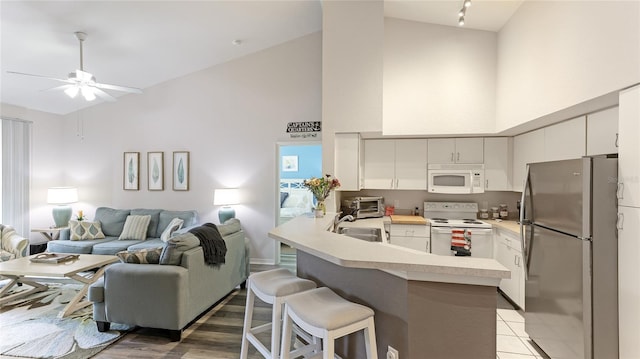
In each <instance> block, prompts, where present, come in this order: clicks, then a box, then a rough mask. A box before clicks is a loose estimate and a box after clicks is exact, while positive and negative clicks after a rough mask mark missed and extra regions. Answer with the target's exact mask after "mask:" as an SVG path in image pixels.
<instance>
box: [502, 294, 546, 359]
mask: <svg viewBox="0 0 640 359" xmlns="http://www.w3.org/2000/svg"><path fill="white" fill-rule="evenodd" d="M497 312H498V313H497V315H496V334H497V336H496V349H497V353H496V358H498V359H539V358H548V356H546V355H545V354H544V352H542V351H541V350H540V349H538V348H537V347H536V346H535V344H533V343H532V342H531V340H530V339H529V336H528V335H527V333H525V331H524V317H523V316H522V311H520V310H516V309H514V307H513V306H512V305H511V303H509V301H507V300H506V299H504V298H503V297H502V295H501V294H498V310H497Z"/></svg>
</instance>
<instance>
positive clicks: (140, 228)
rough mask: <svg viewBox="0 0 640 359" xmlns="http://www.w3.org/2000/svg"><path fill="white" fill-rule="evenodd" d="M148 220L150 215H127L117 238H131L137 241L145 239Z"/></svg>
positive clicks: (149, 220)
mask: <svg viewBox="0 0 640 359" xmlns="http://www.w3.org/2000/svg"><path fill="white" fill-rule="evenodd" d="M149 222H151V216H150V215H145V216H132V215H129V216H127V220H126V221H125V222H124V228H123V229H122V233H121V234H120V237H119V238H118V239H120V240H125V239H133V240H138V241H144V240H145V239H147V228H149Z"/></svg>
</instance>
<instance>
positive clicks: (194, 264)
mask: <svg viewBox="0 0 640 359" xmlns="http://www.w3.org/2000/svg"><path fill="white" fill-rule="evenodd" d="M217 228H218V231H219V233H220V235H221V236H222V239H223V240H224V242H225V245H226V248H227V252H226V255H225V263H224V264H221V265H217V266H210V265H207V264H206V263H205V259H204V252H203V249H202V247H201V246H200V245H196V246H187V245H184V244H178V245H177V247H176V249H177V250H178V251H180V252H181V257H180V259H179V263H176V264H175V265H168V264H133V263H114V264H112V265H110V266H109V267H108V268H107V269H106V271H105V273H104V276H103V277H102V278H100V279H98V281H96V282H95V283H93V284H92V285H91V287H90V288H89V291H88V293H87V296H88V298H89V300H90V301H92V302H93V319H94V320H95V321H96V324H97V326H98V330H99V331H101V332H103V331H107V330H109V328H110V324H111V323H120V324H127V325H130V326H139V327H147V328H157V329H166V330H168V331H169V336H170V338H171V340H173V341H179V340H180V339H181V336H182V331H183V330H184V328H185V327H187V326H188V325H189V324H190V323H191V322H193V321H194V320H195V319H196V318H198V316H200V315H201V314H202V313H203V312H205V311H207V310H208V309H209V308H210V307H211V306H213V305H214V304H216V303H217V302H218V301H220V300H221V299H222V298H224V297H225V296H227V295H228V294H229V293H230V292H231V291H233V290H234V288H236V287H237V286H240V287H244V286H245V284H246V280H247V278H248V276H249V249H248V244H247V242H246V238H245V234H244V231H243V230H242V227H241V224H240V221H239V220H238V219H235V218H233V219H230V220H228V221H226V222H225V223H224V224H221V225H218V226H217ZM187 235H188V234H187ZM180 237H183V238H184V235H180V236H176V237H173V238H171V239H170V240H169V243H167V244H166V245H171V243H181V242H180V241H181V239H180ZM174 241H177V242H174Z"/></svg>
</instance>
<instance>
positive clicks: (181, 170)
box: [173, 151, 189, 191]
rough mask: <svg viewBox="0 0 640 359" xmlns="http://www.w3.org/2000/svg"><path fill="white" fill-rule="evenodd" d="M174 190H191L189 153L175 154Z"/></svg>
mask: <svg viewBox="0 0 640 359" xmlns="http://www.w3.org/2000/svg"><path fill="white" fill-rule="evenodd" d="M173 190H174V191H188V190H189V152H187V151H176V152H173Z"/></svg>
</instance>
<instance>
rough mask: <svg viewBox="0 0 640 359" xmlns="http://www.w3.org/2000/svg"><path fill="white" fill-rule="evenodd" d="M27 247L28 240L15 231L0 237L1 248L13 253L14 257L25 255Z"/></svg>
mask: <svg viewBox="0 0 640 359" xmlns="http://www.w3.org/2000/svg"><path fill="white" fill-rule="evenodd" d="M27 247H29V240H28V239H27V238H24V237H22V236H20V235H18V234H17V233H15V232H13V233H10V234H9V235H8V236H4V238H2V249H4V250H5V251H7V252H10V253H13V254H15V255H16V258H20V257H25V256H26V255H27Z"/></svg>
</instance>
